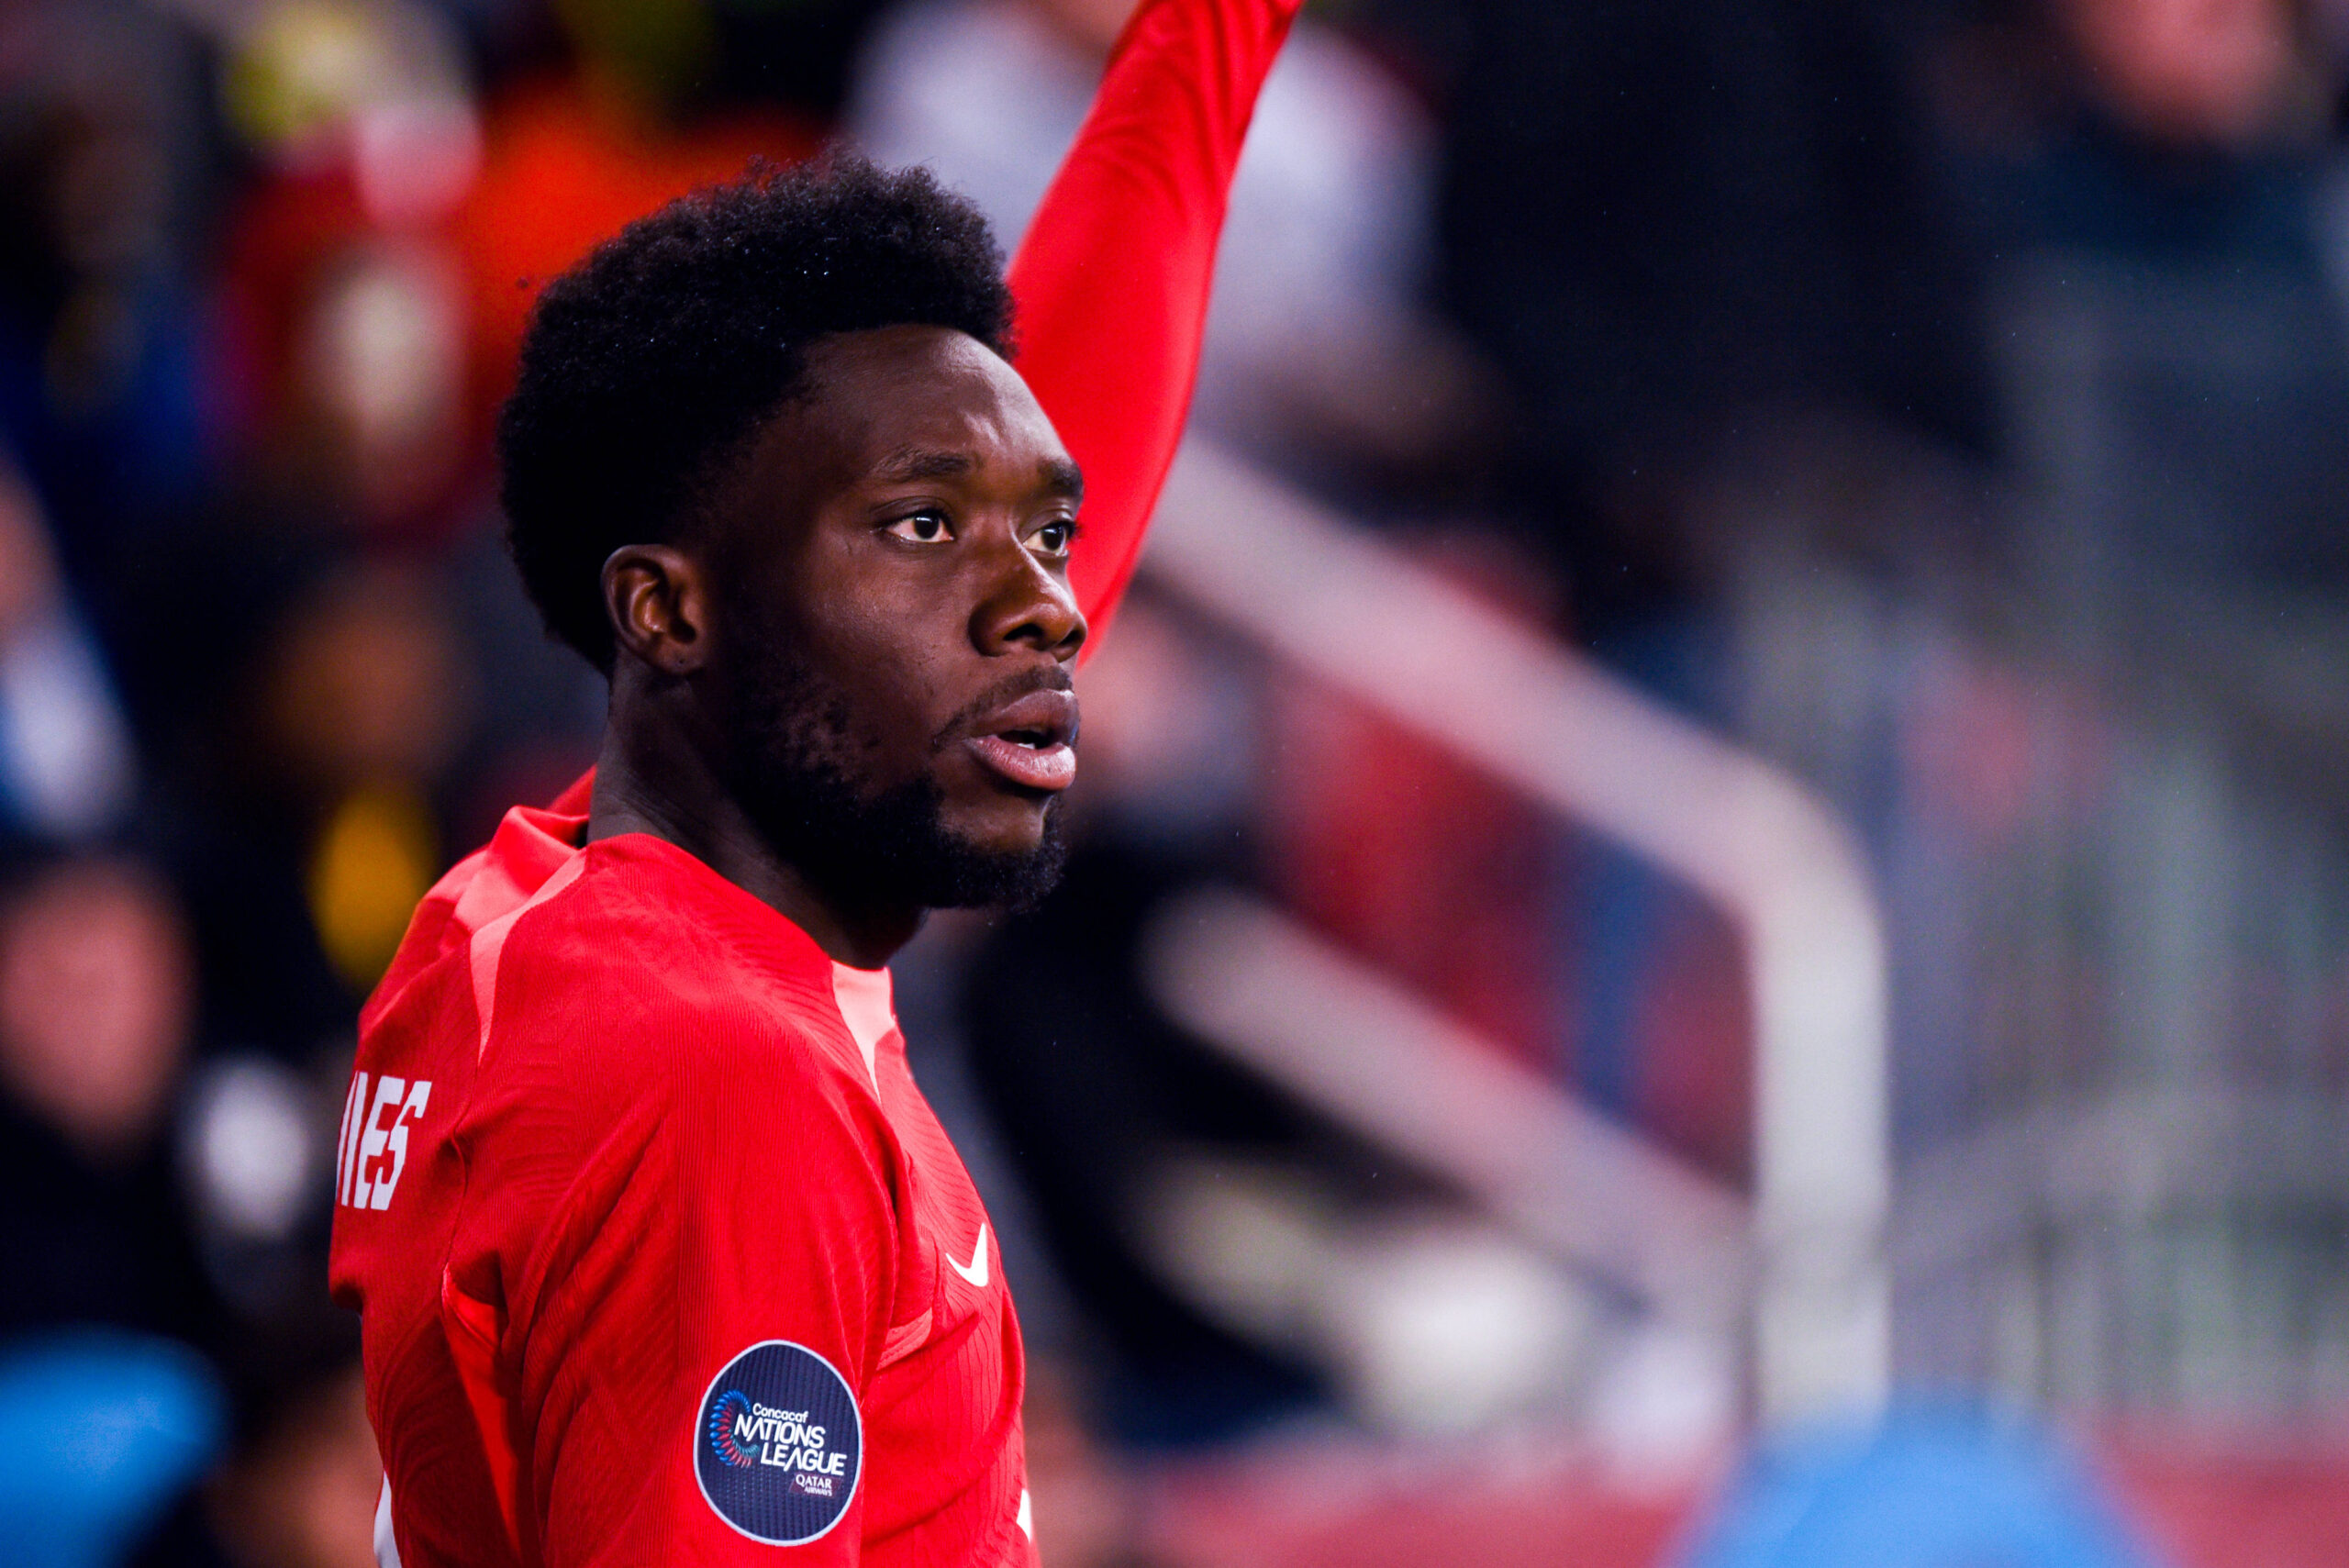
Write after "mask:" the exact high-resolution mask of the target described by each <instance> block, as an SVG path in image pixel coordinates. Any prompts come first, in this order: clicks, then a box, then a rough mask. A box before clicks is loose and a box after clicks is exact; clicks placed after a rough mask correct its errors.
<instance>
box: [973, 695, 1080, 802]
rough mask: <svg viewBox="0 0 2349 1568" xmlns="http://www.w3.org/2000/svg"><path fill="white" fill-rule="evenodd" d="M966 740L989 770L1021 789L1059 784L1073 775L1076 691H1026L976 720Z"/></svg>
mask: <svg viewBox="0 0 2349 1568" xmlns="http://www.w3.org/2000/svg"><path fill="white" fill-rule="evenodd" d="M979 728H980V730H981V731H982V732H981V733H979V734H977V735H974V736H973V737H971V739H970V741H969V745H970V748H971V750H972V751H973V752H974V754H975V755H976V756H977V757H978V759H979V761H980V762H981V763H982V764H984V765H985V767H986V768H987V769H988V770H989V771H991V772H993V773H996V775H998V776H999V777H1001V778H1003V779H1005V780H1007V781H1008V782H1009V783H1012V784H1018V785H1019V786H1020V787H1021V788H1023V789H1036V790H1063V789H1066V788H1067V787H1068V786H1069V785H1070V784H1074V782H1075V781H1076V746H1075V744H1074V742H1075V740H1076V697H1075V695H1074V694H1072V693H1069V692H1060V691H1043V692H1030V693H1029V694H1028V695H1026V696H1023V697H1020V698H1019V699H1018V700H1017V701H1014V702H1012V703H1009V704H1008V705H1006V706H1003V707H1002V708H999V709H997V710H996V712H994V713H992V714H990V715H988V716H987V717H985V719H983V720H981V721H980V725H979Z"/></svg>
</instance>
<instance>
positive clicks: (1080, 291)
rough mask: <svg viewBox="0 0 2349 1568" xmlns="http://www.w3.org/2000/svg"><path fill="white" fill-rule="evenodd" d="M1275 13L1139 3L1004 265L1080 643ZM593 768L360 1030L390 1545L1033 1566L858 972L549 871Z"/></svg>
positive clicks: (762, 929) (671, 856) (1177, 361)
mask: <svg viewBox="0 0 2349 1568" xmlns="http://www.w3.org/2000/svg"><path fill="white" fill-rule="evenodd" d="M1297 3H1298V0H1148V3H1146V4H1145V5H1144V6H1142V7H1141V10H1140V11H1139V12H1138V13H1137V14H1136V16H1135V17H1134V20H1133V21H1132V22H1131V23H1130V25H1129V27H1128V28H1127V31H1126V34H1125V36H1124V38H1123V39H1121V40H1120V42H1119V48H1118V50H1117V51H1116V53H1115V55H1114V56H1113V58H1112V61H1111V63H1110V67H1109V70H1108V74H1107V75H1106V76H1105V78H1104V81H1103V84H1102V89H1101V94H1100V96H1099V99H1098V101H1097V105H1096V107H1095V109H1094V112H1093V114H1092V116H1091V117H1090V118H1088V120H1087V121H1086V124H1085V130H1084V131H1083V133H1082V134H1081V135H1080V137H1079V139H1078V142H1077V145H1076V146H1075V147H1074V149H1073V150H1071V153H1070V155H1069V159H1068V161H1067V162H1066V164H1065V165H1064V166H1063V171H1062V172H1061V175H1060V176H1059V178H1058V179H1057V180H1056V181H1055V183H1054V185H1053V188H1052V192H1051V193H1050V194H1048V195H1047V196H1046V198H1045V202H1044V205H1043V206H1042V208H1041V209H1040V211H1039V214H1038V217H1037V219H1036V222H1035V225H1034V227H1033V228H1031V229H1030V234H1029V238H1028V240H1027V242H1026V243H1025V245H1023V247H1022V248H1021V250H1020V253H1019V258H1018V260H1017V261H1015V262H1014V264H1013V267H1012V272H1011V284H1012V287H1013V293H1014V295H1015V297H1016V298H1017V299H1018V300H1019V306H1020V314H1019V329H1020V334H1021V338H1022V340H1023V342H1024V344H1025V350H1024V352H1023V354H1022V356H1021V360H1020V369H1021V370H1022V372H1023V373H1025V374H1026V375H1027V377H1028V379H1029V381H1030V384H1031V385H1032V386H1033V387H1034V389H1035V391H1036V394H1037V395H1038V398H1039V399H1040V401H1041V402H1042V404H1043V406H1044V407H1045V409H1046V411H1047V412H1048V413H1049V414H1051V415H1052V417H1053V420H1054V423H1055V424H1056V426H1058V428H1059V430H1060V433H1061V436H1062V439H1063V441H1065V442H1066V444H1067V445H1068V447H1069V450H1071V452H1072V453H1073V454H1074V456H1075V457H1076V458H1077V459H1078V461H1079V462H1081V463H1082V464H1083V465H1084V467H1085V471H1086V476H1087V489H1088V496H1089V498H1088V500H1087V502H1086V505H1085V531H1084V532H1083V533H1082V534H1080V536H1079V539H1078V541H1077V544H1076V547H1075V555H1074V561H1073V562H1072V567H1071V576H1072V579H1073V581H1074V585H1075V587H1076V590H1077V595H1078V599H1079V603H1080V604H1081V605H1082V606H1083V607H1084V608H1085V613H1086V615H1087V616H1088V617H1090V618H1091V619H1092V620H1093V621H1094V623H1095V626H1096V628H1099V627H1100V626H1101V625H1102V624H1103V623H1104V622H1105V621H1106V619H1107V617H1108V615H1109V613H1110V611H1111V609H1112V608H1113V607H1114V604H1115V601H1116V598H1117V596H1118V594H1119V591H1120V590H1121V589H1122V587H1123V586H1124V584H1125V582H1126V579H1127V577H1128V575H1129V574H1130V572H1131V569H1132V565H1133V562H1134V559H1135V557H1136V555H1137V554H1138V553H1139V550H1140V548H1141V534H1142V529H1143V526H1144V524H1145V522H1146V520H1147V518H1148V516H1149V513H1150V509H1151V506H1152V504H1153V503H1154V501H1155V499H1156V495H1157V491H1158V486H1159V484H1160V481H1161V480H1162V479H1163V475H1164V473H1165V470H1166V467H1167V464H1168V462H1170V461H1171V459H1172V457H1173V454H1174V450H1175V441H1176V439H1178V437H1179V435H1180V432H1181V428H1182V419H1183V413H1184V409H1185V406H1186V403H1187V400H1188V397H1189V393H1190V386H1191V381H1192V375H1193V372H1194V370H1195V367H1196V363H1197V349H1198V339H1199V333H1200V330H1201V327H1202V325H1203V323H1204V320H1205V316H1206V307H1207V293H1208V280H1209V278H1210V276H1211V274H1212V271H1213V261H1214V252H1215V241H1216V237H1217V235H1218V233H1219V229H1220V226H1221V222H1222V216H1223V208H1224V195H1225V192H1226V190H1227V189H1228V187H1229V184H1230V175H1231V170H1232V167H1233V165H1234V164H1235V163H1236V161H1237V159H1238V155H1239V150H1240V144H1241V138H1242V136H1243V134H1244V132H1245V130H1246V127H1247V122H1248V117H1249V114H1250V111H1251V110H1252V106H1253V104H1254V101H1255V95H1256V90H1257V88H1258V86H1259V85H1260V84H1261V83H1262V82H1263V79H1264V72H1265V71H1266V70H1267V69H1268V68H1269V67H1270V64H1271V61H1272V58H1273V56H1274V54H1275V52H1276V51H1277V50H1278V48H1279V44H1280V41H1281V39H1282V38H1283V36H1284V35H1285V33H1286V28H1287V25H1288V22H1289V20H1290V18H1291V17H1293V15H1294V14H1295V11H1296V9H1297ZM585 799H586V791H585V789H584V781H583V787H578V788H574V789H573V791H572V792H570V793H569V794H567V795H566V796H565V797H564V801H563V802H559V803H558V805H557V807H556V808H554V809H551V810H548V811H533V810H528V809H519V808H518V809H517V810H516V811H514V812H512V813H510V814H508V816H507V820H506V822H505V824H504V825H503V826H502V827H501V828H499V830H498V833H497V836H496V837H495V839H494V840H492V842H491V843H490V845H489V846H488V847H487V848H486V849H484V850H483V851H479V852H478V853H476V854H474V855H473V856H472V857H470V858H468V859H467V860H466V861H464V862H462V863H461V864H460V865H459V866H457V868H456V869H455V870H453V871H451V873H449V874H448V875H447V876H446V877H444V878H443V879H442V880H441V882H440V884H439V885H438V886H436V887H435V888H434V889H433V891H432V892H431V893H430V894H429V895H427V897H426V899H425V900H424V903H423V904H422V906H420V907H419V908H418V910H417V915H416V918H415V920H414V922H413V923H412V924H411V926H410V928H409V930H408V933H407V936H406V940H405V941H404V942H403V943H402V946H401V949H400V952H399V955H398V957H397V958H396V959H395V961H394V962H393V965H392V968H391V971H390V973H388V974H386V975H385V977H384V981H383V984H381V985H380V986H379V987H378V988H377V991H376V993H375V995H374V996H373V998H372V999H371V1000H370V1001H369V1003H368V1006H367V1009H366V1012H365V1014H364V1016H363V1017H362V1021H361V1029H360V1047H359V1056H358V1062H357V1064H356V1069H355V1071H354V1073H353V1076H352V1079H351V1087H350V1090H349V1094H348V1097H347V1100H346V1104H345V1114H344V1125H343V1135H342V1140H341V1144H340V1151H339V1156H338V1160H337V1179H338V1187H337V1204H338V1207H337V1209H336V1224H335V1235H334V1249H333V1258H332V1279H333V1285H334V1289H335V1293H336V1296H337V1297H338V1298H339V1299H340V1300H341V1301H343V1302H344V1303H345V1304H346V1305H348V1306H351V1307H354V1308H356V1309H357V1310H358V1311H359V1312H360V1313H361V1315H362V1333H363V1342H364V1353H365V1360H366V1374H367V1396H368V1412H369V1415H370V1418H372V1420H373V1423H374V1427H375V1431H376V1436H377V1440H378V1442H379V1444H380V1446H381V1448H382V1451H383V1455H384V1467H385V1470H386V1473H387V1483H388V1485H387V1491H386V1498H385V1507H386V1509H387V1517H388V1520H389V1525H390V1529H391V1530H392V1533H393V1535H394V1536H395V1541H396V1551H397V1554H398V1559H399V1561H400V1562H402V1563H404V1564H405V1568H457V1565H460V1564H462V1565H464V1568H480V1565H487V1564H516V1565H537V1564H548V1565H558V1564H559V1565H563V1568H569V1565H573V1564H591V1563H593V1564H602V1563H613V1564H618V1563H627V1564H639V1563H644V1564H651V1563H662V1564H667V1563H701V1562H726V1563H731V1562H769V1561H777V1560H778V1559H776V1558H774V1552H775V1551H777V1550H778V1549H780V1550H783V1551H785V1552H786V1553H787V1556H786V1557H785V1558H784V1559H780V1560H782V1561H796V1562H838V1563H852V1562H863V1563H873V1564H896V1563H904V1564H916V1563H918V1564H924V1565H936V1568H961V1565H963V1564H983V1565H987V1568H993V1565H995V1564H998V1563H1011V1564H1029V1563H1032V1562H1033V1561H1034V1556H1035V1553H1034V1548H1033V1546H1032V1544H1031V1541H1030V1521H1029V1518H1028V1507H1027V1493H1026V1487H1025V1461H1024V1455H1023V1451H1022V1446H1021V1436H1020V1424H1019V1403H1020V1396H1021V1393H1022V1389H1023V1378H1024V1372H1023V1363H1022V1361H1021V1355H1020V1347H1019V1329H1018V1326H1017V1322H1016V1319H1015V1318H1014V1316H1013V1313H1012V1310H1011V1305H1010V1302H1009V1300H1008V1296H1006V1294H1005V1290H1004V1285H1003V1282H1002V1279H1001V1277H1000V1260H999V1255H998V1253H997V1252H996V1244H995V1239H994V1235H993V1230H992V1228H991V1226H990V1224H989V1222H988V1219H987V1217H986V1214H985V1208H984V1207H983V1206H982V1205H981V1203H980V1201H979V1198H978V1195H977V1194H976V1193H975V1192H974V1190H973V1189H972V1186H971V1183H970V1179H969V1177H968V1175H967V1174H966V1173H964V1171H963V1165H962V1162H961V1161H960V1160H959V1159H958V1158H957V1157H956V1156H955V1153H954V1151H953V1149H952V1146H951V1145H950V1144H949V1143H948V1141H947V1140H946V1138H945V1135H944V1134H943V1132H941V1130H940V1129H939V1126H938V1122H937V1120H936V1118H934V1117H933V1116H932V1115H931V1114H930V1108H929V1106H928V1105H927V1104H926V1103H925V1102H924V1101H923V1099H922V1097H921V1095H920V1092H919V1091H918V1089H917V1088H916V1087H915V1085H914V1082H913V1079H912V1077H911V1075H910V1073H908V1072H907V1067H906V1062H905V1054H904V1042H903V1040H902V1039H901V1037H900V1036H899V1035H898V1033H897V1031H896V1022H895V1018H894V1017H893V1015H892V1013H891V1011H890V1006H889V979H888V975H887V973H886V972H885V971H871V972H865V971H857V970H852V969H847V968H844V967H842V966H841V965H838V964H836V963H834V962H832V961H831V960H830V959H829V958H828V957H827V956H826V955H825V954H824V953H823V952H822V951H821V950H819V949H818V947H817V946H816V945H815V943H814V942H813V941H812V940H809V939H808V938H807V936H806V934H805V933H803V932H801V931H800V930H799V929H797V928H796V927H795V926H794V925H792V924H791V923H790V922H789V921H788V920H786V919H785V917H783V916H782V915H780V914H779V913H777V912H776V911H775V910H774V909H773V908H772V907H770V906H767V905H765V904H763V903H762V902H760V901H759V900H757V899H755V898H753V897H752V896H751V895H749V894H747V893H745V892H743V891H742V890H741V889H740V888H739V887H737V886H735V885H734V884H731V883H729V882H727V881H726V880H724V879H723V878H721V877H719V876H718V874H717V873H714V872H712V871H710V870H709V869H708V868H707V866H706V865H704V864H703V863H702V862H699V861H697V860H696V859H695V858H694V857H693V856H691V855H690V854H688V853H686V852H685V851H682V850H680V849H677V848H676V847H674V846H673V845H671V844H668V843H666V842H664V841H662V840H657V839H653V838H651V837H649V836H646V835H641V834H627V835H621V836H618V837H615V838H612V839H608V840H599V841H597V842H596V843H594V844H591V845H587V846H586V847H584V848H581V847H579V846H580V844H581V842H582V840H583V838H584V826H585V823H584V816H583V815H573V814H571V813H572V812H577V813H584V809H585V806H584V802H585ZM566 806H567V807H568V808H569V809H568V810H566V809H565V807H566ZM380 1539H381V1530H380V1529H379V1540H380Z"/></svg>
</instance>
